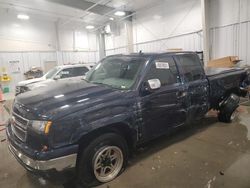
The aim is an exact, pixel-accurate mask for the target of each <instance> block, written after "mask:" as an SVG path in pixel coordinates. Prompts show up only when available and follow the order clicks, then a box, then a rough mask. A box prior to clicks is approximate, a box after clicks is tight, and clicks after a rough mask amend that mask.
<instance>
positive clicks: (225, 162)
mask: <svg viewBox="0 0 250 188" xmlns="http://www.w3.org/2000/svg"><path fill="white" fill-rule="evenodd" d="M7 116H8V115H7V113H6V112H5V111H4V110H3V109H2V108H1V107H0V117H1V118H6V117H7ZM2 128H3V127H0V130H1V129H2ZM4 138H5V132H4V131H0V140H3V139H4ZM249 169H250V107H247V106H241V107H240V114H239V117H238V119H237V120H235V121H234V122H233V123H231V124H224V123H219V122H217V119H216V118H215V117H208V118H205V119H203V120H202V121H200V122H198V123H196V124H195V125H194V126H192V127H188V128H185V129H181V130H179V131H178V132H177V133H175V134H173V135H172V136H169V137H162V138H159V139H157V140H155V141H153V142H151V143H149V144H147V145H146V146H145V147H142V148H140V149H139V150H138V151H137V152H136V153H135V154H134V156H133V157H132V159H131V160H130V162H129V165H128V168H127V169H126V170H125V172H124V173H123V174H122V175H120V176H119V177H118V178H117V179H115V180H114V181H112V182H110V183H108V184H105V185H102V186H99V188H107V187H109V188H118V187H119V188H134V187H136V188H152V187H157V188H161V187H162V188H166V187H168V188H169V187H170V188H179V187H180V188H183V187H190V188H191V187H192V188H194V187H195V188H196V187H207V188H212V187H220V188H221V187H226V188H235V187H237V188H249V187H250V173H249ZM0 187H4V188H43V187H46V188H62V187H63V186H62V185H54V184H52V183H50V182H47V181H44V180H43V179H41V178H40V179H39V178H37V177H34V176H32V175H30V174H29V173H27V172H26V171H25V170H24V169H23V168H22V167H21V166H20V165H19V164H18V163H17V161H16V160H15V159H14V158H13V156H12V155H11V154H10V152H9V151H8V149H7V143H6V141H3V142H0Z"/></svg>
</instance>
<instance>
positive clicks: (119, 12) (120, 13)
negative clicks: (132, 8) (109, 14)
mask: <svg viewBox="0 0 250 188" xmlns="http://www.w3.org/2000/svg"><path fill="white" fill-rule="evenodd" d="M115 15H116V16H125V15H126V13H125V12H124V11H116V12H115Z"/></svg>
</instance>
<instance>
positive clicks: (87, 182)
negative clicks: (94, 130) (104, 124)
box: [77, 133, 128, 187]
mask: <svg viewBox="0 0 250 188" xmlns="http://www.w3.org/2000/svg"><path fill="white" fill-rule="evenodd" d="M127 160H128V146H127V143H126V141H125V140H124V138H123V137H121V136H120V135H118V134H115V133H107V134H104V135H102V136H99V137H98V138H96V139H94V140H93V141H92V142H91V143H90V144H89V145H88V146H87V147H86V148H85V149H84V150H83V152H82V153H81V154H80V156H79V160H78V164H77V171H78V182H80V184H81V185H83V186H85V187H91V186H96V185H98V184H100V183H106V182H109V181H111V180H113V179H115V178H116V177H117V176H118V175H119V174H120V173H121V172H122V170H123V169H124V168H125V166H126V164H127Z"/></svg>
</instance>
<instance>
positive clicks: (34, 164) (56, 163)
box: [9, 144, 77, 172]
mask: <svg viewBox="0 0 250 188" xmlns="http://www.w3.org/2000/svg"><path fill="white" fill-rule="evenodd" d="M9 150H10V152H11V153H12V154H13V155H14V157H15V158H16V159H17V160H18V162H19V163H21V165H23V166H24V167H25V168H26V169H28V170H30V171H34V170H39V171H47V170H53V169H55V170H56V171H58V172H60V171H63V170H65V169H70V168H74V167H75V165H76V159H77V154H71V155H67V156H63V157H59V158H55V159H50V160H47V161H39V160H34V159H31V158H29V157H28V156H26V155H25V154H23V153H22V152H20V151H18V150H17V149H16V148H15V147H14V146H12V145H11V144H10V145H9Z"/></svg>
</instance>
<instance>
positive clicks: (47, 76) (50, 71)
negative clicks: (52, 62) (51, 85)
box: [44, 67, 59, 79]
mask: <svg viewBox="0 0 250 188" xmlns="http://www.w3.org/2000/svg"><path fill="white" fill-rule="evenodd" d="M58 70H59V68H58V67H55V68H53V69H51V70H49V71H48V72H47V73H46V74H45V75H44V76H45V78H46V79H51V78H52V77H53V76H54V75H55V74H56V73H57V71H58Z"/></svg>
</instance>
